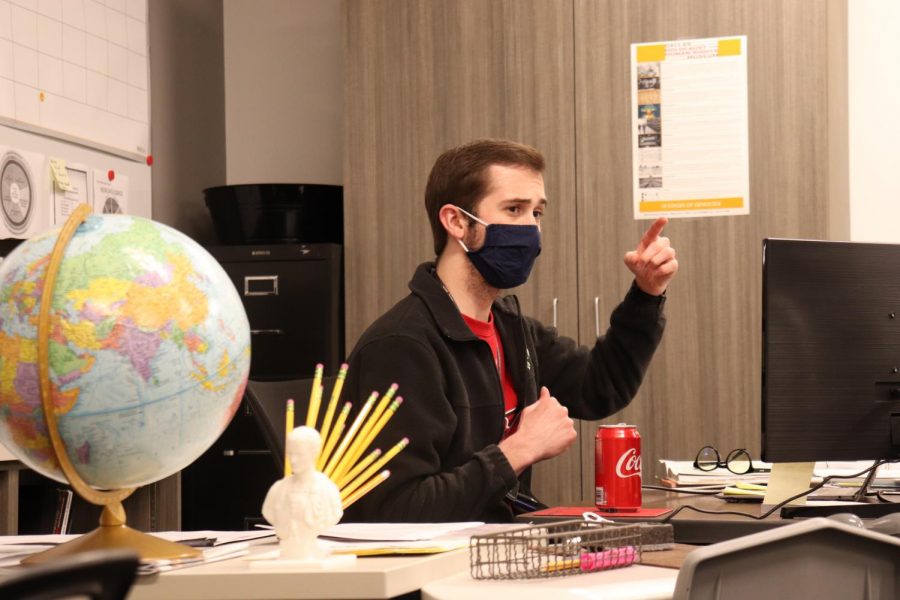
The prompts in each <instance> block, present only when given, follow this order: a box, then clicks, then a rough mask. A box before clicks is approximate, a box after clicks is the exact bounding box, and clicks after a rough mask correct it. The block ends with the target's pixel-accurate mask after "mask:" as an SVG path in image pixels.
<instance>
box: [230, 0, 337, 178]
mask: <svg viewBox="0 0 900 600" xmlns="http://www.w3.org/2000/svg"><path fill="white" fill-rule="evenodd" d="M340 14H341V3H340V2H339V1H338V0H262V1H260V0H225V2H224V20H225V130H226V141H227V172H228V183H229V184H238V183H261V182H265V183H328V184H338V185H340V184H341V183H342V175H341V161H342V153H343V146H342V135H343V105H342V86H343V69H342V65H341V26H340Z"/></svg>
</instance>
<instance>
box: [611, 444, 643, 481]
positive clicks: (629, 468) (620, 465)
mask: <svg viewBox="0 0 900 600" xmlns="http://www.w3.org/2000/svg"><path fill="white" fill-rule="evenodd" d="M616 475H618V476H619V477H620V478H622V479H625V478H626V477H634V476H635V475H637V476H638V477H640V476H641V455H640V454H638V453H637V450H636V449H634V448H629V449H628V450H626V451H625V452H623V453H622V456H620V457H619V460H618V462H616Z"/></svg>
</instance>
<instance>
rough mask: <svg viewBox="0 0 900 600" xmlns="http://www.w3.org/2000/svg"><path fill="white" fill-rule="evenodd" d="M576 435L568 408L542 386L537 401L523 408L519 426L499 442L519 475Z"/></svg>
mask: <svg viewBox="0 0 900 600" xmlns="http://www.w3.org/2000/svg"><path fill="white" fill-rule="evenodd" d="M577 437H578V434H577V433H576V432H575V423H574V421H572V419H570V418H569V409H567V408H566V407H565V406H563V405H561V404H560V403H559V402H558V401H557V400H556V398H554V397H553V396H551V395H550V390H548V389H547V388H546V387H542V388H541V395H540V397H539V398H538V401H537V402H535V403H534V404H532V405H531V406H529V407H527V408H525V410H523V411H522V415H521V416H520V417H519V427H518V429H517V430H516V432H515V433H513V434H512V435H510V436H509V437H508V438H506V439H505V440H503V441H502V442H500V449H501V450H502V451H503V454H505V455H506V459H507V460H508V461H509V464H510V465H512V468H513V470H515V472H516V474H519V473H521V472H522V471H524V470H525V469H526V468H528V467H529V466H531V465H533V464H534V463H536V462H538V461H540V460H544V459H546V458H552V457H554V456H557V455H559V454H562V453H563V451H565V450H566V448H568V447H569V446H571V445H572V443H573V442H575V439H576V438H577Z"/></svg>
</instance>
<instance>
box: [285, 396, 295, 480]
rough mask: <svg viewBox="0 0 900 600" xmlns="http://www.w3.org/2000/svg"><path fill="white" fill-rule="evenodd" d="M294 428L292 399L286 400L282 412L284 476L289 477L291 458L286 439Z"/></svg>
mask: <svg viewBox="0 0 900 600" xmlns="http://www.w3.org/2000/svg"><path fill="white" fill-rule="evenodd" d="M293 430H294V401H293V400H288V401H287V409H286V410H285V413H284V476H285V477H289V476H290V474H291V460H290V458H288V453H287V441H288V436H290V435H291V432H292V431H293Z"/></svg>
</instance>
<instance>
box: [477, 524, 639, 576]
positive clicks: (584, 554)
mask: <svg viewBox="0 0 900 600" xmlns="http://www.w3.org/2000/svg"><path fill="white" fill-rule="evenodd" d="M640 557H641V530H640V527H639V526H638V525H611V524H607V523H597V522H591V521H575V520H573V521H560V522H557V523H547V524H543V525H535V526H531V527H523V528H522V529H515V530H512V531H504V532H500V533H492V534H487V535H474V536H472V538H471V540H470V542H469V563H470V568H471V573H472V577H473V578H474V579H533V578H538V577H559V576H564V575H574V574H576V573H589V572H593V571H602V570H605V569H616V568H621V567H627V566H628V565H631V564H634V563H636V562H639V561H640Z"/></svg>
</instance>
